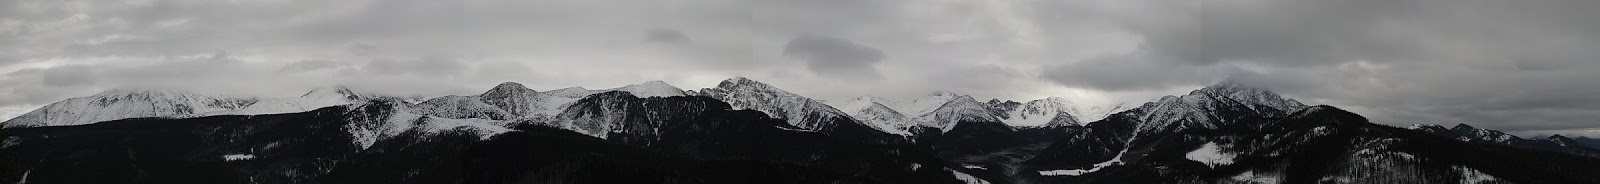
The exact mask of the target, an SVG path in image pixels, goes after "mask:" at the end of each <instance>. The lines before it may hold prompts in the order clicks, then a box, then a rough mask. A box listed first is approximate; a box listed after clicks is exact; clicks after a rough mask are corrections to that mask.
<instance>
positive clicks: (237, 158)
mask: <svg viewBox="0 0 1600 184" xmlns="http://www.w3.org/2000/svg"><path fill="white" fill-rule="evenodd" d="M251 159H256V155H252V154H230V155H223V156H222V160H225V161H242V160H251Z"/></svg>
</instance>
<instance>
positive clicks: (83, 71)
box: [40, 65, 94, 87]
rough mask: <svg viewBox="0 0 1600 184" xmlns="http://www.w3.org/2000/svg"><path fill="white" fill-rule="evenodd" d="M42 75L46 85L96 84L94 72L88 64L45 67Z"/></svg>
mask: <svg viewBox="0 0 1600 184" xmlns="http://www.w3.org/2000/svg"><path fill="white" fill-rule="evenodd" d="M41 74H42V75H43V76H42V77H40V78H41V79H43V81H44V85H48V86H55V87H71V86H79V85H87V84H94V79H93V78H94V73H93V72H92V71H91V70H89V67H88V66H82V65H76V66H62V67H53V68H49V69H45V70H44V71H43V72H42V73H41Z"/></svg>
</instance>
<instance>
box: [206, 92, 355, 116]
mask: <svg viewBox="0 0 1600 184" xmlns="http://www.w3.org/2000/svg"><path fill="white" fill-rule="evenodd" d="M364 99H365V97H364V96H362V95H360V94H358V93H356V92H353V91H351V90H350V89H349V88H345V87H342V86H332V87H323V88H317V89H313V90H311V92H306V94H304V95H300V96H298V97H288V98H271V99H263V100H261V101H257V102H256V103H254V104H250V105H249V106H245V107H244V108H239V109H234V110H225V111H212V112H204V113H198V114H196V115H195V116H215V115H260V114H282V113H295V112H306V111H311V110H317V109H319V108H323V107H331V106H339V105H346V104H352V103H357V102H359V101H361V100H364Z"/></svg>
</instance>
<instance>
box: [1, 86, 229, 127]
mask: <svg viewBox="0 0 1600 184" xmlns="http://www.w3.org/2000/svg"><path fill="white" fill-rule="evenodd" d="M251 101H252V100H251V99H240V98H228V97H221V96H216V95H205V94H199V93H193V92H185V91H160V90H146V89H112V90H107V91H105V92H101V93H99V94H95V95H92V96H86V97H75V98H69V99H66V100H62V101H59V102H55V103H51V104H50V105H46V106H44V107H42V108H39V109H35V110H33V111H30V112H28V113H26V114H22V115H20V116H17V117H14V118H12V119H11V120H6V121H5V122H4V123H3V124H0V126H3V127H5V128H12V127H39V126H70V125H83V124H90V123H98V122H103V121H111V120H120V119H128V118H147V117H173V116H184V115H189V114H192V113H197V112H208V111H221V110H229V109H236V108H240V107H241V106H243V105H244V104H249V103H250V102H251Z"/></svg>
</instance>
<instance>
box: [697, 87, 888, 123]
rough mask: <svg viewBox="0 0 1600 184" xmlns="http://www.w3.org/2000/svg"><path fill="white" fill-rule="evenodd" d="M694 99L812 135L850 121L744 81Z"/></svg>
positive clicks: (707, 90)
mask: <svg viewBox="0 0 1600 184" xmlns="http://www.w3.org/2000/svg"><path fill="white" fill-rule="evenodd" d="M694 95H696V96H705V97H711V98H713V99H717V100H722V101H723V102H727V103H728V104H729V105H732V106H733V108H735V109H750V110H756V111H761V112H762V113H766V114H767V115H768V116H772V117H773V118H777V119H783V120H784V121H786V122H788V123H789V124H790V125H794V126H795V127H799V128H801V129H804V130H809V131H819V130H824V129H827V128H830V127H832V126H834V125H833V124H832V123H833V122H835V121H837V120H841V119H851V117H850V116H849V115H847V114H845V113H844V112H843V111H839V110H838V109H834V108H833V107H832V106H828V105H826V104H823V103H822V102H818V101H817V100H813V99H811V98H806V97H804V96H800V95H796V94H794V93H789V92H788V91H784V90H783V89H778V88H777V87H773V86H771V85H767V84H766V83H761V82H757V81H755V80H750V79H747V78H744V77H736V78H732V79H728V80H723V81H722V82H721V83H719V84H717V87H716V88H705V89H701V90H700V91H698V92H696V94H694ZM884 132H890V131H884Z"/></svg>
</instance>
